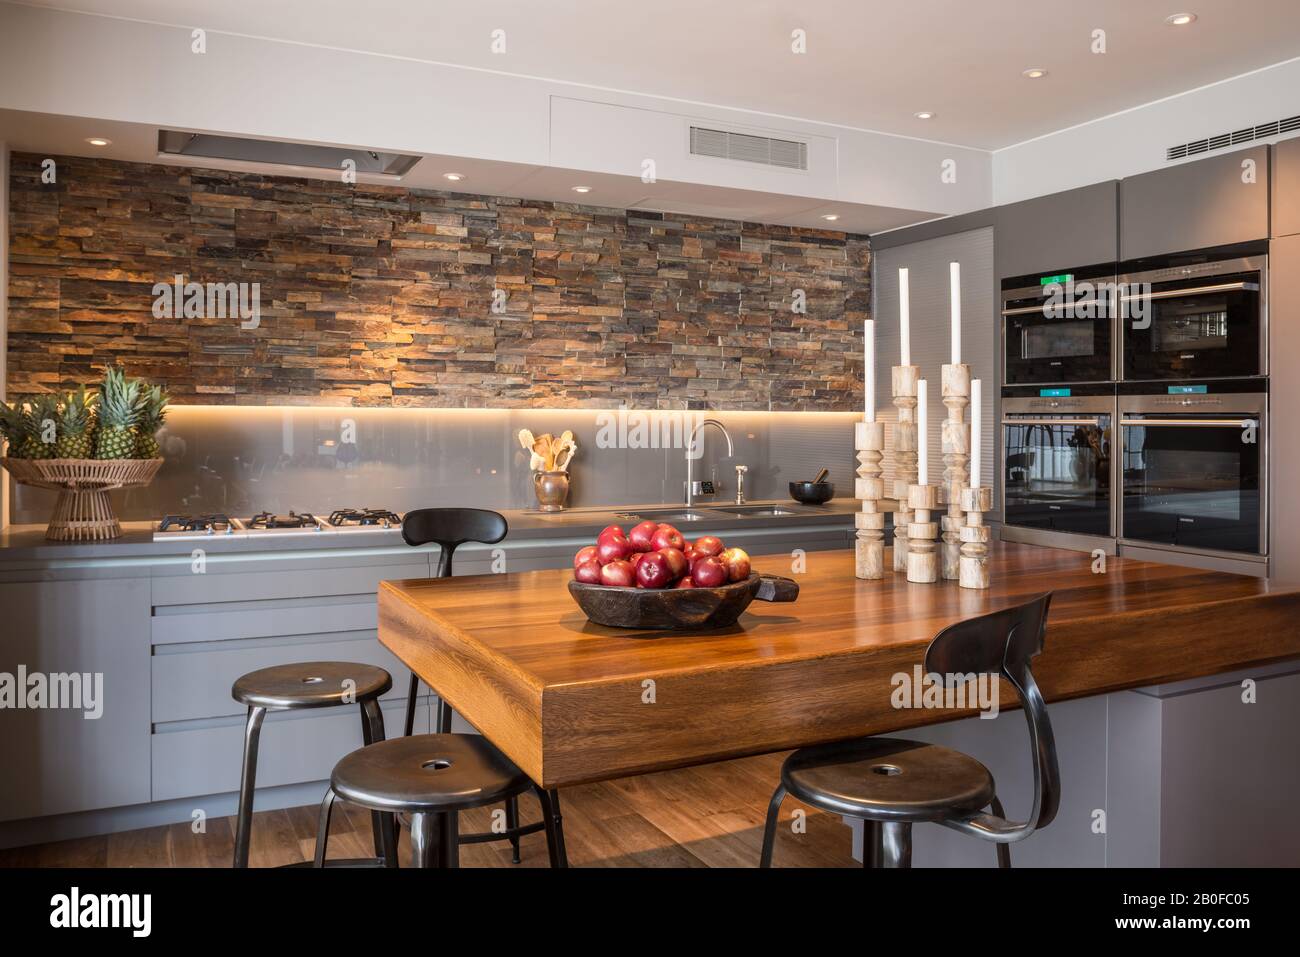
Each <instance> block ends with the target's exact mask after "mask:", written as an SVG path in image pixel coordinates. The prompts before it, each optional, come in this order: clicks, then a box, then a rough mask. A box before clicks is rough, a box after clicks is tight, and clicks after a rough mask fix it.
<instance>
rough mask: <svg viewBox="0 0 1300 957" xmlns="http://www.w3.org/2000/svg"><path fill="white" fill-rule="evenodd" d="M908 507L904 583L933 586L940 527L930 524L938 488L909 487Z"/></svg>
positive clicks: (937, 565)
mask: <svg viewBox="0 0 1300 957" xmlns="http://www.w3.org/2000/svg"><path fill="white" fill-rule="evenodd" d="M907 504H908V505H909V506H910V508H911V511H912V521H911V522H910V523H909V524H908V526H907V580H908V581H910V582H936V581H938V580H939V555H938V549H939V545H938V539H939V524H938V523H937V522H934V521H931V520H930V513H931V512H933V511H934V510H935V509H936V508H938V507H939V486H937V485H909V486H908V488H907Z"/></svg>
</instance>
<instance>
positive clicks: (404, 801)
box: [315, 734, 566, 867]
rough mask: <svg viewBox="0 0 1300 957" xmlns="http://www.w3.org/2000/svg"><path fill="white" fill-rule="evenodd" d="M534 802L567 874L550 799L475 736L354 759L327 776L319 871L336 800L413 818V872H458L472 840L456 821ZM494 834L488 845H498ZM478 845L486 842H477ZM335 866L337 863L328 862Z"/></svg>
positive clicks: (430, 737) (366, 752) (394, 746)
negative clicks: (488, 808)
mask: <svg viewBox="0 0 1300 957" xmlns="http://www.w3.org/2000/svg"><path fill="white" fill-rule="evenodd" d="M528 790H532V791H535V792H536V794H537V799H538V801H540V802H541V805H542V823H541V825H539V826H544V827H545V828H546V844H547V849H548V850H549V852H550V859H551V866H552V867H563V866H565V864H566V861H565V856H564V838H563V832H562V831H561V829H560V825H559V815H558V813H555V811H554V809H553V808H552V807H551V799H550V795H549V794H547V792H546V791H544V790H542V789H541V788H539V787H537V785H535V784H533V782H532V781H530V780H529V779H528V775H526V774H524V772H523V771H521V770H520V769H519V768H517V767H516V766H515V765H514V763H513V762H512V761H511V760H510V759H509V758H507V757H506V756H505V755H504V754H502V753H501V752H500V751H498V750H497V749H496V748H495V747H494V746H493V745H492V743H491V742H490V741H488V740H487V738H485V737H483V736H482V735H478V734H417V735H410V736H408V737H404V738H393V739H392V740H391V741H381V742H379V743H377V744H372V745H369V746H368V747H364V748H361V749H360V750H359V751H353V752H352V753H351V754H349V755H348V756H347V757H345V758H343V760H341V761H340V762H339V763H338V764H337V765H336V766H335V768H334V773H333V774H332V775H330V787H329V790H328V791H326V792H325V797H324V799H323V800H322V801H321V806H320V823H319V825H318V827H317V830H316V857H315V865H316V866H317V867H323V866H324V864H325V851H326V847H327V845H328V843H329V826H330V813H331V811H332V809H333V806H334V801H335V800H336V799H337V798H343V799H344V800H345V801H351V802H352V803H353V804H357V805H360V806H361V807H365V808H369V809H370V810H371V812H372V813H378V814H382V815H383V816H384V817H389V816H391V815H393V814H409V815H410V828H411V855H412V858H413V860H414V863H415V866H416V867H459V866H460V845H461V844H464V843H467V842H468V841H469V840H472V839H473V838H469V837H461V836H460V835H459V833H458V824H457V822H458V817H459V813H460V812H461V811H464V810H468V809H470V808H476V807H483V806H485V805H488V804H495V803H497V802H498V801H513V800H516V799H517V798H518V796H519V795H520V794H522V793H523V792H525V791H528ZM503 836H504V835H501V834H491V835H488V836H487V838H486V839H488V840H500V839H501V838H502V837H503ZM475 837H481V836H478V835H476V836H475ZM331 863H332V862H331Z"/></svg>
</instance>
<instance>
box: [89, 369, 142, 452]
mask: <svg viewBox="0 0 1300 957" xmlns="http://www.w3.org/2000/svg"><path fill="white" fill-rule="evenodd" d="M139 398H140V382H139V380H138V379H132V380H131V381H130V382H127V381H126V376H125V374H124V373H123V372H122V370H121V368H120V367H118V366H110V367H109V368H108V370H107V371H106V372H105V373H104V382H103V384H102V385H101V386H100V387H99V431H98V432H97V433H96V434H95V458H97V459H129V458H130V457H131V456H132V455H133V454H135V423H136V418H137V417H138V415H139V410H138V409H137V403H138V402H139Z"/></svg>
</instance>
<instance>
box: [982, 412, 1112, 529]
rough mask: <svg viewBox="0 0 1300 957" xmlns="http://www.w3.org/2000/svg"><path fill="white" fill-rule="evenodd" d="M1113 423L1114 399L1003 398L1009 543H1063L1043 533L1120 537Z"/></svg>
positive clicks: (1004, 488) (1004, 487)
mask: <svg viewBox="0 0 1300 957" xmlns="http://www.w3.org/2000/svg"><path fill="white" fill-rule="evenodd" d="M1043 391H1046V392H1051V391H1061V392H1068V391H1070V390H1064V389H1063V390H1043ZM1114 418H1115V396H1114V395H1113V394H1112V395H1082V396H1068V395H1060V396H1051V395H1048V396H1039V397H1036V398H1031V397H1021V398H1005V397H1004V398H1003V400H1002V446H1003V472H1002V511H1003V523H1004V525H1003V532H1004V534H1003V537H1004V538H1013V539H1016V540H1020V541H1031V542H1037V543H1041V544H1051V543H1053V542H1055V541H1057V539H1056V538H1055V537H1053V536H1049V535H1047V534H1044V533H1053V534H1054V535H1055V534H1060V533H1065V534H1070V535H1087V536H1093V537H1097V538H1111V539H1113V538H1114V535H1115V514H1114V496H1113V495H1112V494H1111V490H1112V487H1113V484H1114V475H1113V470H1112V455H1111V442H1112V426H1113V425H1114ZM1015 529H1020V530H1022V531H1021V532H1019V533H1018V532H1016V531H1015ZM1025 530H1028V531H1032V532H1035V533H1036V534H1025V533H1024V531H1025ZM1008 532H1009V533H1010V534H1007V533H1008ZM1111 545H1112V546H1113V542H1111Z"/></svg>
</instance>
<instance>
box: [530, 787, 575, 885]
mask: <svg viewBox="0 0 1300 957" xmlns="http://www.w3.org/2000/svg"><path fill="white" fill-rule="evenodd" d="M533 790H534V791H535V792H536V793H537V801H538V803H539V804H541V806H542V823H543V824H544V825H545V826H546V852H547V854H548V855H549V856H550V859H551V867H568V866H569V855H568V852H567V851H565V849H564V821H563V820H562V819H561V817H560V792H559V791H546V790H543V789H542V788H539V787H538V786H537V785H535V784H534V785H533Z"/></svg>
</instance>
